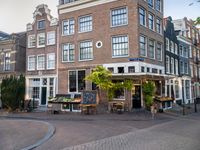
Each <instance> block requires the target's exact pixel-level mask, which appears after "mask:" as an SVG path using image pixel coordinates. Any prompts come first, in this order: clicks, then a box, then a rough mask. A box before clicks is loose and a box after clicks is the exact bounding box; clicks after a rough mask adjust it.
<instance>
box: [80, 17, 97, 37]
mask: <svg viewBox="0 0 200 150" xmlns="http://www.w3.org/2000/svg"><path fill="white" fill-rule="evenodd" d="M86 17H91V22H92V24H91V28H89V29H88V30H81V26H80V19H82V18H86ZM92 30H93V17H92V15H84V16H80V17H78V32H79V33H84V32H91V31H92Z"/></svg>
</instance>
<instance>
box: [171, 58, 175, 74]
mask: <svg viewBox="0 0 200 150" xmlns="http://www.w3.org/2000/svg"><path fill="white" fill-rule="evenodd" d="M170 70H171V71H170V72H171V74H174V58H173V57H171V60H170Z"/></svg>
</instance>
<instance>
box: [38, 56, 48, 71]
mask: <svg viewBox="0 0 200 150" xmlns="http://www.w3.org/2000/svg"><path fill="white" fill-rule="evenodd" d="M40 56H44V65H45V64H46V63H45V61H46V59H45V54H40V55H37V70H45V66H44V68H38V57H40Z"/></svg>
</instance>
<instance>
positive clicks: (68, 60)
mask: <svg viewBox="0 0 200 150" xmlns="http://www.w3.org/2000/svg"><path fill="white" fill-rule="evenodd" d="M65 45H68V49H67V53H68V55H67V56H68V57H67V60H64V59H63V56H64V46H65ZM70 45H72V46H73V47H74V50H73V51H74V58H73V60H70V59H69V57H70V55H69V52H70V51H69V50H70V48H69V46H70ZM74 60H75V45H74V44H72V43H66V44H63V45H62V62H74Z"/></svg>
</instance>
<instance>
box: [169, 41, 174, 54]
mask: <svg viewBox="0 0 200 150" xmlns="http://www.w3.org/2000/svg"><path fill="white" fill-rule="evenodd" d="M169 49H170V51H171V52H172V53H174V43H173V41H170V45H169Z"/></svg>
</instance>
